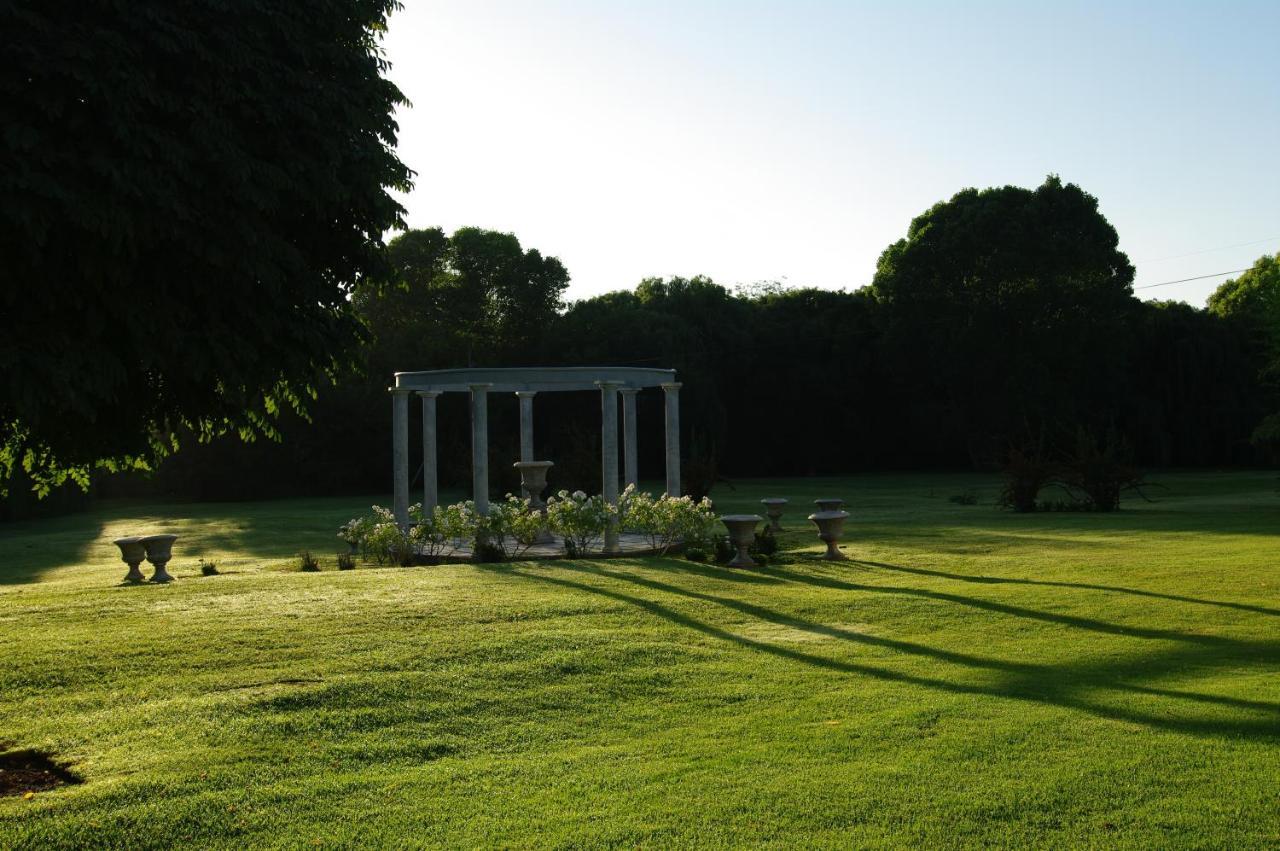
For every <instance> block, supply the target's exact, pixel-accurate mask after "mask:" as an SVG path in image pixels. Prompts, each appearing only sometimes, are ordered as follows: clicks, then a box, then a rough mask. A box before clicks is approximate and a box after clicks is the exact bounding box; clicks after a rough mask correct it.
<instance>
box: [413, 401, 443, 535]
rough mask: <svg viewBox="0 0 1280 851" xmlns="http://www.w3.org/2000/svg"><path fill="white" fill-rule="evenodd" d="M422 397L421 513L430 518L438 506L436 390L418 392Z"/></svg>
mask: <svg viewBox="0 0 1280 851" xmlns="http://www.w3.org/2000/svg"><path fill="white" fill-rule="evenodd" d="M418 395H419V396H421V397H422V513H423V515H424V516H426V517H430V516H431V513H432V511H434V510H435V507H436V506H437V505H439V504H440V485H439V476H438V475H437V474H436V470H437V462H438V459H437V455H438V453H437V450H436V397H437V396H439V395H440V391H438V390H419V391H418Z"/></svg>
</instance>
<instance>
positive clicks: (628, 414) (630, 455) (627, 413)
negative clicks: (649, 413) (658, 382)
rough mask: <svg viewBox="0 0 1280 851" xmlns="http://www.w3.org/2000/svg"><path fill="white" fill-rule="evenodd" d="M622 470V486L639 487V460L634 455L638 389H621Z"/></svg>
mask: <svg viewBox="0 0 1280 851" xmlns="http://www.w3.org/2000/svg"><path fill="white" fill-rule="evenodd" d="M618 392H619V393H621V394H622V461H623V463H622V470H623V479H622V481H623V484H624V485H635V486H637V487H639V486H640V472H639V459H638V457H637V455H636V394H637V393H639V392H640V388H639V387H622V388H619V390H618Z"/></svg>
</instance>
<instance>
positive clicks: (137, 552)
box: [112, 538, 147, 582]
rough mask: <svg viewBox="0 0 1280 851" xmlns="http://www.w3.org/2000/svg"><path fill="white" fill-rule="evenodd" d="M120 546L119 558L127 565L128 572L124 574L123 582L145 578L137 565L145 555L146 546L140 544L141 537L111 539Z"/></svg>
mask: <svg viewBox="0 0 1280 851" xmlns="http://www.w3.org/2000/svg"><path fill="white" fill-rule="evenodd" d="M112 543H113V544H115V545H116V546H117V547H119V548H120V558H121V560H122V561H124V563H125V564H127V565H129V572H128V573H126V574H125V575H124V581H125V582H141V581H142V580H144V579H146V577H145V576H143V575H142V571H141V570H140V569H139V568H138V565H140V564H142V560H143V559H144V558H146V557H147V548H146V547H144V546H143V545H142V539H141V538H116V539H115V540H114V541H112Z"/></svg>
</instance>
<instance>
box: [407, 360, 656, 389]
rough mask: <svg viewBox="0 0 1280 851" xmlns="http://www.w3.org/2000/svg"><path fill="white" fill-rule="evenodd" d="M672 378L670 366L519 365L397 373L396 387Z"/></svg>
mask: <svg viewBox="0 0 1280 851" xmlns="http://www.w3.org/2000/svg"><path fill="white" fill-rule="evenodd" d="M675 380H676V372H675V370H674V369H640V368H636V367H629V366H522V367H513V368H509V369H492V368H488V367H477V368H471V369H434V370H428V371H426V372H397V373H396V386H395V388H394V389H396V390H435V391H438V392H446V393H447V392H450V391H466V390H470V389H471V387H472V386H473V385H477V384H481V385H483V384H487V385H489V387H488V388H487V389H488V390H492V391H497V392H502V391H512V392H514V391H517V390H534V391H556V390H595V389H596V384H597V382H610V383H616V384H617V385H618V386H619V387H634V388H637V389H638V388H642V387H660V386H661V385H663V384H669V383H671V382H673V381H675Z"/></svg>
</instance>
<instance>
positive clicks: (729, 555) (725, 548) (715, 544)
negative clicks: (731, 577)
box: [711, 535, 738, 564]
mask: <svg viewBox="0 0 1280 851" xmlns="http://www.w3.org/2000/svg"><path fill="white" fill-rule="evenodd" d="M711 546H712V550H711V558H712V560H714V561H715V563H716V564H728V563H729V562H731V561H733V557H734V556H735V555H737V554H738V551H737V550H735V549H734V548H733V544H731V543H729V538H728V536H726V535H716V536H715V537H714V538H713V539H712V541H711Z"/></svg>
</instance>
